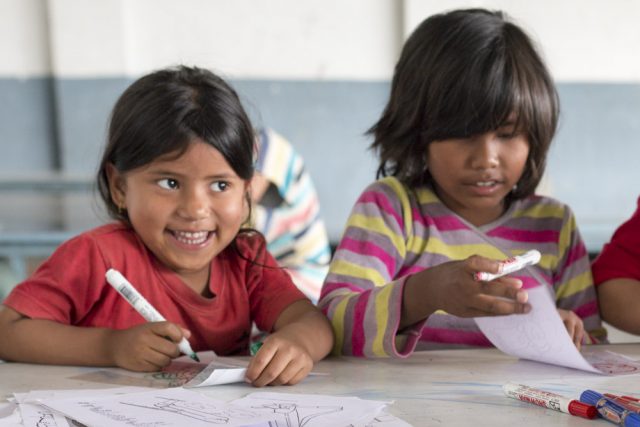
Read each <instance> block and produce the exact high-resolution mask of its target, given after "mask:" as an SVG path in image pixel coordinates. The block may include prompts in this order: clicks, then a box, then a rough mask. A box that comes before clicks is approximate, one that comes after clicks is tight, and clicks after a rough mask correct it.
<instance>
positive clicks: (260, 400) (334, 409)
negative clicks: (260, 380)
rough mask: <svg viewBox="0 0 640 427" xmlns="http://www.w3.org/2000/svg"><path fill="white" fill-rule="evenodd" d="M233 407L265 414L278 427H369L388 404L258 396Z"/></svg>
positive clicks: (349, 399)
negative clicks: (351, 426) (350, 426)
mask: <svg viewBox="0 0 640 427" xmlns="http://www.w3.org/2000/svg"><path fill="white" fill-rule="evenodd" d="M231 403H233V405H234V406H238V407H242V408H246V409H247V410H253V411H260V412H262V413H263V414H265V415H267V416H269V417H271V418H272V419H274V420H275V422H276V424H275V425H277V426H278V427H280V426H286V427H303V426H304V427H326V426H349V425H353V426H366V425H368V423H371V422H373V420H374V419H375V417H376V416H377V415H378V414H381V413H382V410H383V409H384V408H385V406H386V403H387V402H378V401H373V400H363V399H360V398H357V397H345V396H326V395H317V394H313V395H312V394H290V393H272V392H257V393H251V394H249V395H248V396H245V397H243V398H241V399H237V400H234V401H233V402H231ZM372 425H375V424H372Z"/></svg>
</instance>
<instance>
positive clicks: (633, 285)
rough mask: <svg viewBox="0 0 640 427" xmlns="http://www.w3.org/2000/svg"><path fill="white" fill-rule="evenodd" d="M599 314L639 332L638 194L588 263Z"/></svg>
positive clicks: (603, 317) (633, 331)
mask: <svg viewBox="0 0 640 427" xmlns="http://www.w3.org/2000/svg"><path fill="white" fill-rule="evenodd" d="M591 268H592V271H593V280H594V282H595V284H596V290H597V291H598V303H599V306H600V315H601V316H602V319H603V320H604V321H605V322H608V323H610V324H611V325H612V326H614V327H616V328H618V329H621V330H623V331H625V332H629V333H632V334H636V335H640V198H638V207H637V208H636V211H635V212H634V214H633V215H632V216H631V218H629V220H627V221H626V222H625V223H623V224H622V225H620V227H618V229H617V230H616V231H615V233H614V234H613V237H612V238H611V241H610V242H609V243H607V244H606V245H604V247H603V248H602V252H600V254H599V255H598V256H597V257H596V259H595V260H594V261H593V264H592V266H591Z"/></svg>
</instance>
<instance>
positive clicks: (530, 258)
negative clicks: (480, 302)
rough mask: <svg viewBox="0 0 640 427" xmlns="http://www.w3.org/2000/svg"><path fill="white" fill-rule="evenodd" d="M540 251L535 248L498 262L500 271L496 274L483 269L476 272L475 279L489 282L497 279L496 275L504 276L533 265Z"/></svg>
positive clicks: (536, 261) (538, 257)
mask: <svg viewBox="0 0 640 427" xmlns="http://www.w3.org/2000/svg"><path fill="white" fill-rule="evenodd" d="M540 258H541V255H540V252H538V251H536V250H535V249H533V250H531V251H529V252H526V253H524V254H522V255H518V256H514V257H512V258H509V259H506V260H504V261H502V262H501V263H500V272H499V273H496V274H492V273H487V272H484V271H480V272H477V273H476V274H475V279H476V280H477V281H483V282H489V281H491V280H494V279H497V278H498V277H502V276H506V275H507V274H510V273H514V272H516V271H518V270H521V269H523V268H525V267H526V266H528V265H534V264H537V263H538V262H540Z"/></svg>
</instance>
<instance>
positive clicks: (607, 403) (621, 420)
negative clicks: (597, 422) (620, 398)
mask: <svg viewBox="0 0 640 427" xmlns="http://www.w3.org/2000/svg"><path fill="white" fill-rule="evenodd" d="M580 401H581V402H584V403H588V404H589V405H594V406H595V407H596V409H597V410H598V413H599V414H600V416H602V418H604V419H605V420H607V421H610V422H612V423H614V424H617V425H619V426H622V427H640V415H638V414H635V413H633V412H631V411H628V410H626V409H624V408H623V407H622V406H620V405H618V404H617V403H615V402H613V401H612V400H611V399H609V398H608V397H607V396H604V395H602V394H600V393H598V392H597V391H593V390H585V391H583V392H582V394H581V395H580Z"/></svg>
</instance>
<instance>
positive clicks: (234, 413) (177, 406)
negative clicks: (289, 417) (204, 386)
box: [120, 396, 256, 425]
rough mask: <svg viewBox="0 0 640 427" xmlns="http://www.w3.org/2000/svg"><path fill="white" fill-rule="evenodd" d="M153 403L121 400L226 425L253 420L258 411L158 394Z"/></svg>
mask: <svg viewBox="0 0 640 427" xmlns="http://www.w3.org/2000/svg"><path fill="white" fill-rule="evenodd" d="M156 399H158V400H157V401H155V402H154V403H153V404H139V403H129V402H120V403H121V404H122V405H129V406H136V407H138V408H146V409H153V410H157V411H164V412H170V413H172V414H176V415H181V416H183V417H186V418H192V419H195V420H198V421H202V422H205V423H210V424H219V425H224V424H228V423H229V422H230V421H231V420H233V419H235V420H238V419H247V420H252V419H254V418H255V417H256V413H254V412H251V411H248V410H244V409H241V408H229V407H226V408H224V409H222V408H218V407H217V406H216V405H207V404H203V403H201V402H189V401H186V400H182V399H176V398H166V397H162V396H157V397H156ZM185 422H187V421H185Z"/></svg>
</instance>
